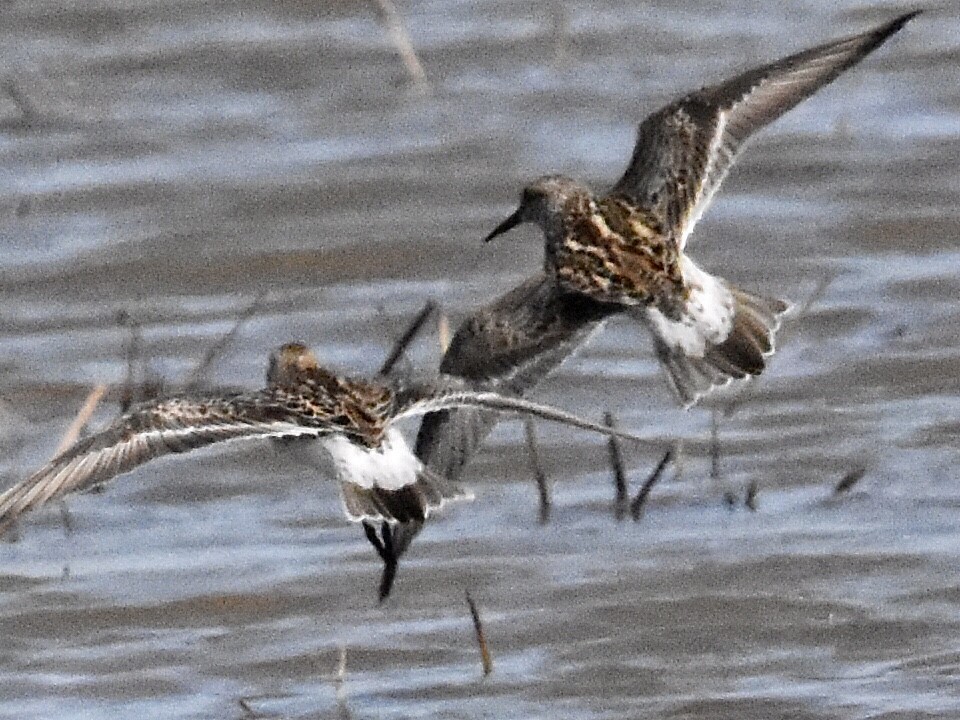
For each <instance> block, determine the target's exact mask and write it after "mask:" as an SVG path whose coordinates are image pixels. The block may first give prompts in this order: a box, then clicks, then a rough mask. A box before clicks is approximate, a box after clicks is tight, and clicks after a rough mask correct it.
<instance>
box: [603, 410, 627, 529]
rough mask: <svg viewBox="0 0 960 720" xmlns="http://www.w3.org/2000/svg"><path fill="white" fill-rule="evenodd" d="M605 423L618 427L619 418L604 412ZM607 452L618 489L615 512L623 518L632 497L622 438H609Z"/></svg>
mask: <svg viewBox="0 0 960 720" xmlns="http://www.w3.org/2000/svg"><path fill="white" fill-rule="evenodd" d="M603 423H604V425H606V426H607V427H610V428H614V429H616V427H617V419H616V418H615V417H614V415H613V413H612V412H610V411H609V410H607V411H606V412H605V413H604V414H603ZM607 452H608V453H609V456H610V467H611V468H613V484H614V488H615V490H616V496H615V498H614V500H613V514H614V517H615V518H616V519H617V520H623V518H624V516H625V515H626V514H627V508H628V506H629V504H630V499H629V497H628V496H627V474H626V472H625V471H624V468H623V449H622V447H621V446H620V438H617V437H614V436H613V435H611V436H610V437H608V438H607Z"/></svg>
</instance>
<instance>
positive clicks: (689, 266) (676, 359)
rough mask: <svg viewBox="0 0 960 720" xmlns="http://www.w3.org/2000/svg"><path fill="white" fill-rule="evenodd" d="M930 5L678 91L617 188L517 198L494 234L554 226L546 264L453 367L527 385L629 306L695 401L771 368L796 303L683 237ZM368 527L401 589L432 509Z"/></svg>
mask: <svg viewBox="0 0 960 720" xmlns="http://www.w3.org/2000/svg"><path fill="white" fill-rule="evenodd" d="M918 14H919V13H918V12H911V13H907V14H905V15H901V16H900V17H898V18H896V19H894V20H892V21H890V22H888V23H885V24H884V25H881V26H879V27H877V28H876V29H874V30H870V31H868V32H866V33H863V34H860V35H855V36H853V37H850V38H847V39H844V40H838V41H835V42H831V43H827V44H826V45H822V46H819V47H816V48H813V49H810V50H806V51H804V52H801V53H798V54H796V55H791V56H789V57H787V58H784V59H782V60H779V61H777V62H774V63H771V64H769V65H764V66H762V67H759V68H755V69H753V70H748V71H746V72H744V73H741V74H740V75H737V76H736V77H734V78H732V79H731V80H728V81H726V82H721V83H719V84H717V85H712V86H708V87H705V88H703V89H701V90H698V91H695V92H692V93H688V94H687V95H685V96H683V97H682V98H680V99H679V100H676V101H674V102H672V103H669V104H668V105H666V106H665V107H663V108H661V109H660V110H657V111H656V112H654V113H653V114H651V115H650V116H649V117H648V118H647V119H646V120H644V121H643V122H642V123H641V124H640V127H639V131H638V135H637V142H636V145H635V147H634V151H633V156H632V158H631V160H630V164H629V166H628V168H627V171H626V172H625V173H624V175H623V177H622V178H621V179H620V180H619V181H618V182H617V184H616V185H615V186H614V188H613V190H611V191H610V192H609V193H607V194H606V195H605V196H603V197H600V198H596V197H593V196H592V195H591V193H590V192H589V190H587V189H586V188H584V187H582V186H580V185H578V184H577V183H575V182H574V181H573V180H569V179H565V178H558V177H557V176H545V177H544V178H541V179H540V180H538V181H535V182H534V183H533V184H532V185H531V186H530V187H529V188H528V189H527V190H525V191H524V193H523V196H522V198H521V203H520V207H518V209H517V210H516V212H514V213H513V214H512V215H510V216H509V217H508V218H507V219H506V220H504V221H503V222H502V223H501V224H500V225H499V226H498V227H497V228H495V229H494V231H493V232H491V233H490V234H489V235H488V236H487V239H488V240H489V239H492V238H493V237H496V236H497V235H499V234H501V233H504V232H506V231H508V230H510V229H512V228H513V227H515V226H516V225H519V224H520V223H523V222H534V223H536V224H538V225H540V227H541V228H542V230H543V233H544V237H545V245H546V253H545V255H546V257H545V263H544V265H545V269H544V271H543V272H540V273H537V274H535V275H533V276H531V277H529V278H527V279H526V280H524V281H523V282H522V283H520V284H519V285H518V286H517V287H515V288H513V289H512V290H510V291H508V292H507V293H505V294H504V295H503V296H501V297H499V298H497V299H495V300H493V301H492V302H490V303H488V304H486V305H484V306H482V307H480V308H478V309H476V310H475V311H474V312H473V313H471V314H470V315H469V316H468V317H467V318H466V319H464V321H463V322H462V323H461V324H460V327H459V328H458V330H457V332H456V334H455V335H454V337H453V339H452V341H451V343H450V346H449V348H448V349H447V352H446V353H445V355H444V357H443V360H442V361H441V364H440V372H441V373H442V374H445V375H447V376H452V377H456V378H458V379H461V380H463V381H464V382H465V383H467V384H468V385H469V386H470V387H474V388H488V389H497V388H504V389H509V391H510V392H512V393H516V394H522V393H524V392H526V391H527V390H529V389H532V388H533V387H534V386H536V385H537V384H538V383H539V382H540V381H541V380H543V378H545V377H546V376H547V375H548V374H549V373H550V372H552V371H553V370H554V369H555V368H556V367H558V366H559V365H560V364H561V363H563V362H564V360H566V358H567V357H569V356H570V355H572V354H573V353H574V352H576V351H577V350H578V349H579V348H580V347H582V346H583V345H584V344H585V343H586V342H587V341H588V340H589V338H590V337H591V336H592V335H593V334H595V333H596V332H598V331H599V330H600V329H601V328H602V327H603V326H604V324H605V323H606V322H607V320H608V319H610V318H611V317H613V316H615V315H618V314H622V313H625V312H627V313H631V314H636V315H639V316H640V317H641V319H642V320H643V321H644V322H645V323H646V324H647V325H648V326H649V327H650V329H651V331H652V334H653V336H654V348H655V352H656V354H657V357H658V358H659V359H660V361H661V363H662V365H663V366H664V368H665V370H666V371H667V376H668V378H669V381H670V383H671V385H672V387H673V388H674V391H675V392H676V395H677V397H678V399H679V400H680V402H681V403H682V404H684V405H687V406H689V405H692V404H693V403H695V402H696V401H697V399H699V398H700V397H702V396H703V395H704V394H705V393H707V392H708V391H709V390H711V389H712V388H714V387H716V386H718V385H722V384H725V383H727V382H729V381H730V379H732V378H736V377H746V376H747V375H754V374H757V373H759V372H760V371H761V370H763V368H764V366H765V364H766V358H767V357H768V356H769V355H770V354H771V353H772V352H773V350H774V343H773V340H774V338H773V335H774V332H775V331H776V328H777V325H778V323H779V321H780V317H781V316H782V314H783V312H784V311H785V310H786V307H787V306H786V303H785V302H784V301H782V300H777V299H773V298H763V297H761V296H759V295H755V294H753V293H749V292H745V291H743V290H739V289H737V288H734V287H732V286H730V285H729V284H728V283H727V282H726V281H725V280H723V279H721V278H715V277H713V276H711V275H709V274H707V273H706V272H704V271H703V270H701V269H700V268H699V267H697V265H696V264H695V263H693V261H692V260H690V259H689V258H688V257H687V256H686V255H685V253H684V252H683V251H684V249H685V246H686V241H687V238H688V237H689V235H690V233H691V231H692V230H693V227H694V225H695V223H696V221H697V220H698V219H699V218H700V215H701V214H702V213H703V212H704V211H705V210H706V208H707V206H708V205H709V203H710V201H711V200H712V198H713V195H714V194H715V193H716V191H717V189H718V188H719V186H720V182H721V181H722V180H723V178H724V177H725V176H726V173H727V172H728V171H729V169H730V167H731V166H732V164H733V161H734V160H735V158H736V156H737V154H738V152H739V151H740V149H741V148H742V147H743V144H744V143H745V142H746V140H747V139H748V137H749V136H750V135H751V133H753V132H754V131H756V130H758V129H760V128H761V127H763V126H764V125H767V124H769V123H770V122H772V121H774V120H775V119H776V118H778V117H779V116H780V115H782V114H783V113H785V112H786V111H788V110H789V109H790V108H792V107H794V106H795V105H796V104H797V103H799V102H800V101H801V100H803V99H804V98H806V97H809V96H810V95H812V94H813V93H814V92H816V91H817V90H818V89H819V88H821V87H823V86H824V85H826V84H827V83H829V82H831V81H832V80H834V79H835V78H836V77H837V76H838V75H839V74H840V73H842V72H843V71H844V70H847V69H849V68H850V67H852V66H853V65H855V64H856V63H857V62H859V61H860V60H862V59H863V58H864V57H866V55H868V54H869V53H870V52H872V51H873V50H875V49H876V48H877V47H879V46H880V45H881V44H883V43H884V42H885V41H886V40H887V39H888V38H889V37H890V36H891V35H893V34H894V33H896V32H897V31H899V30H900V29H901V28H902V27H903V26H904V25H905V24H906V23H907V22H908V21H910V20H911V19H912V18H914V17H915V16H916V15H918ZM567 202H569V203H570V205H569V209H568V206H567V204H566V203H567ZM574 218H576V222H573V223H571V220H573V219H574ZM658 304H659V305H660V306H659V307H658ZM678 317H679V321H678V320H677V319H676V318H678ZM725 331H726V332H727V335H726V337H725V338H724V339H721V336H722V335H723V333H724V332H725ZM716 341H719V342H716ZM497 419H498V415H497V413H495V412H491V411H489V410H485V409H482V408H463V407H462V408H457V409H449V410H444V411H441V412H435V413H430V414H428V415H426V416H425V417H424V419H423V422H422V423H421V426H420V431H419V433H418V435H417V442H416V453H417V457H419V458H420V460H421V461H422V462H423V463H424V464H425V465H426V466H427V467H429V468H431V469H433V470H434V471H437V472H440V473H442V474H443V476H444V477H447V478H449V479H451V480H456V479H457V478H458V477H459V476H460V474H461V473H462V471H463V468H464V467H465V466H466V464H467V462H469V460H470V458H471V456H472V455H473V453H474V452H475V451H476V449H477V448H478V447H479V445H480V444H481V442H482V441H483V439H484V438H485V437H486V435H487V434H488V433H489V432H490V431H491V430H492V429H493V427H494V426H495V425H496V422H497ZM366 528H367V529H368V532H367V534H368V537H370V536H371V535H374V537H371V542H373V544H374V545H375V546H377V547H378V550H379V551H380V554H381V557H383V559H384V564H385V566H384V573H383V577H382V580H381V585H380V594H381V597H385V596H386V595H387V594H389V592H390V589H391V586H392V583H393V580H394V578H395V575H396V571H397V563H398V562H399V559H400V557H401V556H402V555H403V554H404V553H405V552H406V550H407V548H408V547H409V546H410V543H411V542H412V541H413V539H414V538H415V537H416V535H417V534H418V533H419V532H420V530H421V528H422V523H421V522H410V523H401V524H399V525H396V526H387V525H384V526H382V527H381V536H382V539H380V538H376V537H375V533H372V529H371V528H370V526H366Z"/></svg>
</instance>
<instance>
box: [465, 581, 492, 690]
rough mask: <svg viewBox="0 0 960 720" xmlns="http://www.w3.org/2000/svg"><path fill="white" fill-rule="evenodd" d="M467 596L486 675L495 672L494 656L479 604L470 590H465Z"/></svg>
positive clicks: (484, 674)
mask: <svg viewBox="0 0 960 720" xmlns="http://www.w3.org/2000/svg"><path fill="white" fill-rule="evenodd" d="M464 592H465V594H466V596H467V606H468V607H469V608H470V615H471V617H472V618H473V629H474V632H476V635H477V645H479V646H480V662H481V663H482V664H483V676H484V677H486V676H487V675H489V674H490V673H492V672H493V658H492V657H491V656H490V647H489V646H488V645H487V637H486V635H485V634H484V632H483V621H481V620H480V611H479V610H478V609H477V604H476V603H475V602H474V601H473V598H472V597H470V591H469V590H466V591H464Z"/></svg>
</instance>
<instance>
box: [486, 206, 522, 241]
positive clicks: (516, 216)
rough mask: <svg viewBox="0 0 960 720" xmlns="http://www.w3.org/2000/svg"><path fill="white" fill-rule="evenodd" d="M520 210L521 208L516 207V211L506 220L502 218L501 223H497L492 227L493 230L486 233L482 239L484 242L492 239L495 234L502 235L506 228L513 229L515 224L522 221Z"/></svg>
mask: <svg viewBox="0 0 960 720" xmlns="http://www.w3.org/2000/svg"><path fill="white" fill-rule="evenodd" d="M520 210H521V208H517V211H516V212H515V213H513V215H511V216H510V217H508V218H507V219H506V220H504V221H503V222H502V223H500V224H499V225H497V226H496V227H495V228H494V229H493V232H492V233H490V234H489V235H487V236H486V237H485V238H484V239H483V241H484V242H490V241H491V240H493V239H494V238H495V237H496V236H497V235H503V233H505V232H507V231H508V230H513V228H515V227H516V226H517V225H519V224H520V223H522V222H523V216H522V215H521V214H520Z"/></svg>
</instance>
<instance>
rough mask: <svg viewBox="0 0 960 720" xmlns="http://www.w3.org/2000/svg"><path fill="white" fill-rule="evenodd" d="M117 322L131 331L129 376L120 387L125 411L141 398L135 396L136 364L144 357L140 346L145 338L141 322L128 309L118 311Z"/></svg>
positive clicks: (128, 347)
mask: <svg viewBox="0 0 960 720" xmlns="http://www.w3.org/2000/svg"><path fill="white" fill-rule="evenodd" d="M117 324H118V325H120V326H122V327H125V328H127V329H128V330H129V331H130V337H129V339H128V340H127V377H126V379H125V380H124V382H123V386H122V387H121V389H120V412H121V413H125V412H126V411H127V410H129V409H130V406H131V405H133V404H134V402H136V401H137V400H139V398H138V397H135V392H136V390H135V388H136V386H137V382H136V372H137V371H136V365H137V362H138V360H140V358H141V357H142V353H141V349H140V346H141V344H142V340H143V338H142V335H141V333H140V324H139V323H137V322H135V321H134V320H133V318H132V317H130V313H128V312H127V311H126V310H121V311H120V312H118V313H117Z"/></svg>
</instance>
